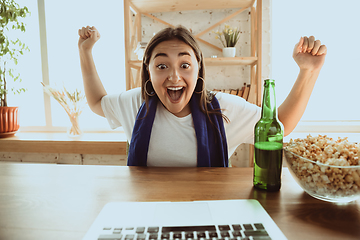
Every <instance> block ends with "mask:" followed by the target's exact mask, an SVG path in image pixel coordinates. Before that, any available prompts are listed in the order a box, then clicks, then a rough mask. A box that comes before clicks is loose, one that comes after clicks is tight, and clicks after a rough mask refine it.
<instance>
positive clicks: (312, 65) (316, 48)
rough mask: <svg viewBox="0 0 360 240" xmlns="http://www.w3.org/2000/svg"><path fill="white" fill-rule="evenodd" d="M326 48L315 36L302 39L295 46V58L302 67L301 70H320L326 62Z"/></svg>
mask: <svg viewBox="0 0 360 240" xmlns="http://www.w3.org/2000/svg"><path fill="white" fill-rule="evenodd" d="M326 52H327V49H326V46H325V45H321V42H320V40H315V37H314V36H311V37H309V38H308V37H301V38H300V41H299V42H298V43H297V44H296V45H295V48H294V52H293V58H294V60H295V62H296V63H297V64H298V66H299V67H300V70H310V71H314V70H318V71H320V69H321V67H322V66H323V64H324V62H325V56H326Z"/></svg>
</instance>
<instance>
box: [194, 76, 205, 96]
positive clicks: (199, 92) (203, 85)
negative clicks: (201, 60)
mask: <svg viewBox="0 0 360 240" xmlns="http://www.w3.org/2000/svg"><path fill="white" fill-rule="evenodd" d="M199 79H201V80H202V81H203V84H202V89H201V91H196V88H197V87H198V83H199ZM204 90H205V80H204V79H203V78H202V77H198V81H197V83H196V87H195V90H194V92H195V93H197V94H201V93H202V92H203V91H204Z"/></svg>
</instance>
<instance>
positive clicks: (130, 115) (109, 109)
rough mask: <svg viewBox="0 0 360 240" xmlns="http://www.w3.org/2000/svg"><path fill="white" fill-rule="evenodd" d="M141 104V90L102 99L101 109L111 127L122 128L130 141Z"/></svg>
mask: <svg viewBox="0 0 360 240" xmlns="http://www.w3.org/2000/svg"><path fill="white" fill-rule="evenodd" d="M141 104H142V98H141V88H134V89H131V90H129V91H126V92H122V93H120V94H112V95H106V96H104V97H103V98H102V99H101V108H102V110H103V112H104V115H105V118H106V119H107V120H108V122H109V125H110V127H111V128H112V129H115V128H118V127H120V126H122V127H123V129H124V132H125V134H126V136H127V138H128V139H131V132H132V129H133V127H134V124H135V119H136V115H137V112H138V110H139V108H140V106H141Z"/></svg>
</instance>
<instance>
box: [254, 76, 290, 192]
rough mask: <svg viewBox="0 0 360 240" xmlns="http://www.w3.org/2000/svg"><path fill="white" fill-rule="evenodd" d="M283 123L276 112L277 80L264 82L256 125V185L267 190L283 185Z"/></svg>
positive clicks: (276, 188)
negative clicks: (259, 113) (259, 114)
mask: <svg viewBox="0 0 360 240" xmlns="http://www.w3.org/2000/svg"><path fill="white" fill-rule="evenodd" d="M283 129H284V128H283V125H282V123H281V122H280V121H279V119H278V117H277V114H276V100H275V80H272V79H266V80H265V82H264V94H263V103H262V109H261V119H260V120H259V121H258V122H257V123H256V125H255V141H254V148H255V149H254V186H255V187H256V188H259V189H263V190H266V191H278V190H279V189H280V187H281V169H282V157H283V151H282V148H283V136H284V133H283Z"/></svg>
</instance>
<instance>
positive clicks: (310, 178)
mask: <svg viewBox="0 0 360 240" xmlns="http://www.w3.org/2000/svg"><path fill="white" fill-rule="evenodd" d="M284 156H285V160H286V163H287V166H288V168H289V170H290V173H291V175H292V176H293V177H294V179H295V180H296V182H297V183H298V184H299V185H300V186H301V187H302V188H303V189H304V191H305V192H307V193H308V194H309V195H311V196H313V197H314V198H317V199H321V200H324V201H328V202H337V203H345V202H351V201H354V200H356V199H359V198H360V178H359V176H360V166H359V165H356V166H334V165H328V164H323V163H319V162H315V161H312V160H310V159H306V158H304V157H301V156H299V155H297V154H295V153H293V152H291V151H290V150H288V149H287V148H286V147H285V148H284Z"/></svg>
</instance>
